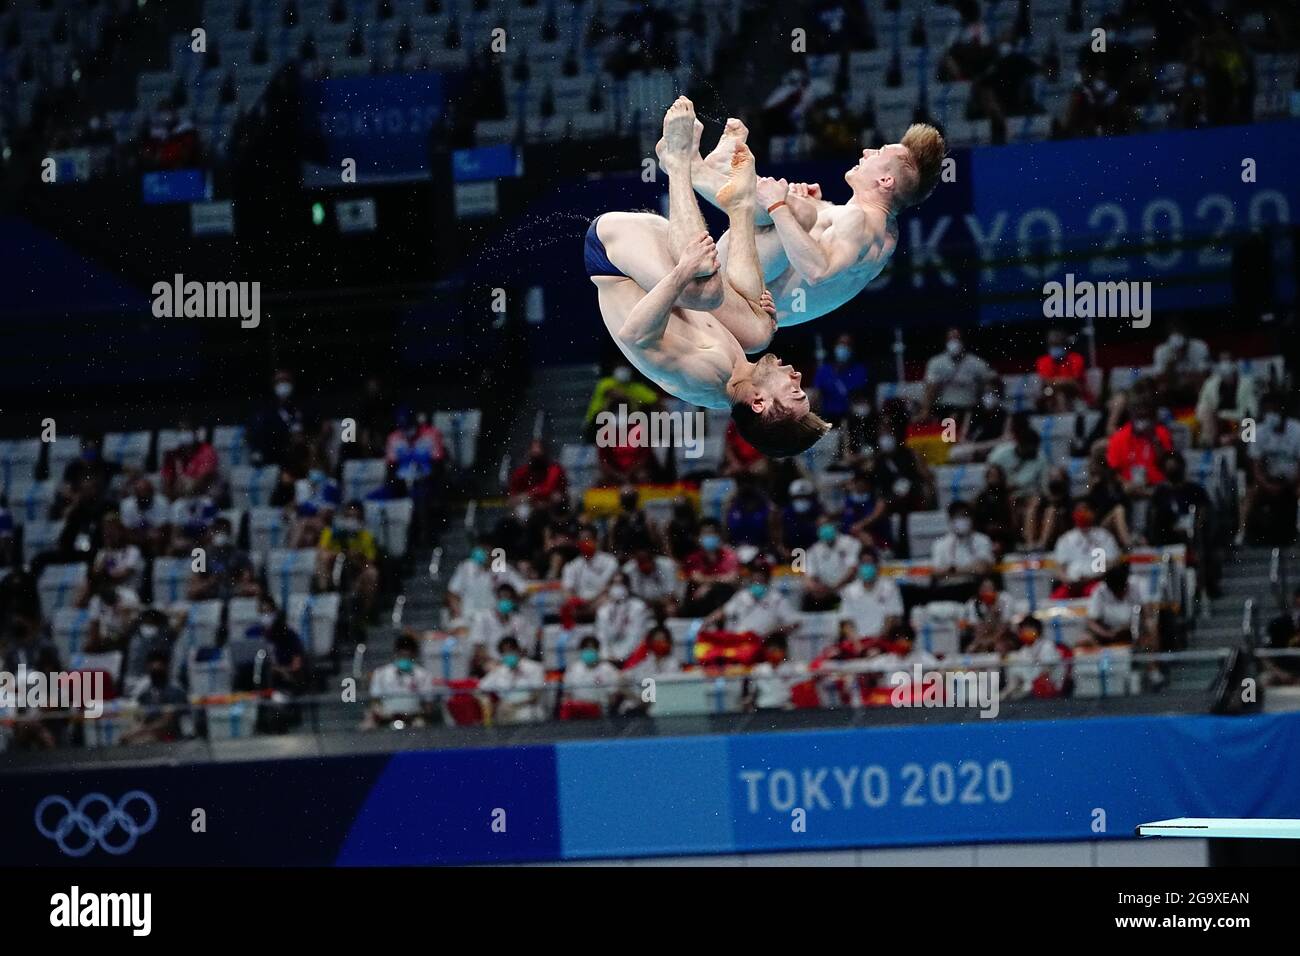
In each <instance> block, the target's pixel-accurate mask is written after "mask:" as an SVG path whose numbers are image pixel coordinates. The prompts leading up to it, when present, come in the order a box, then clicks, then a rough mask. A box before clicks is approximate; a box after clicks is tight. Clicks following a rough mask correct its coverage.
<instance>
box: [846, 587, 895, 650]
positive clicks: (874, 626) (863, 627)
mask: <svg viewBox="0 0 1300 956" xmlns="http://www.w3.org/2000/svg"><path fill="white" fill-rule="evenodd" d="M902 616H903V596H902V594H901V593H899V590H898V585H897V584H895V583H894V582H893V580H892V579H890V578H880V577H878V578H876V582H875V584H874V585H873V586H871V587H867V585H866V582H864V581H862V580H857V581H851V582H850V583H848V584H846V585H844V587H842V588H840V617H842V618H844V617H847V618H848V619H849V620H851V621H852V622H853V630H854V631H855V632H856V633H857V634H858V635H859V636H861V637H879V636H880V635H881V634H883V633H884V631H885V620H886V619H887V618H891V617H902Z"/></svg>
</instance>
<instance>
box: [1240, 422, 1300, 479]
mask: <svg viewBox="0 0 1300 956" xmlns="http://www.w3.org/2000/svg"><path fill="white" fill-rule="evenodd" d="M1247 448H1248V449H1249V452H1250V457H1251V458H1253V459H1254V460H1255V461H1261V460H1262V461H1263V462H1264V470H1265V471H1267V472H1268V474H1269V477H1271V478H1281V479H1284V480H1286V481H1294V480H1295V478H1296V474H1297V466H1298V465H1300V421H1296V420H1295V419H1294V418H1287V419H1284V421H1283V426H1282V430H1281V431H1280V432H1278V431H1275V430H1274V429H1272V428H1267V427H1265V425H1264V423H1263V422H1262V421H1260V422H1258V423H1257V425H1256V428H1255V440H1254V441H1253V442H1247Z"/></svg>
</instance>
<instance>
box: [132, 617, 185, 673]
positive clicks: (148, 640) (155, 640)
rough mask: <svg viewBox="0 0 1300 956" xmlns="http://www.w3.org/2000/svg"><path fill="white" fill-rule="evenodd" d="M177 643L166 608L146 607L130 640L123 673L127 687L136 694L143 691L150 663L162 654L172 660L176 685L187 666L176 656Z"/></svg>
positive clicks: (170, 671) (137, 620)
mask: <svg viewBox="0 0 1300 956" xmlns="http://www.w3.org/2000/svg"><path fill="white" fill-rule="evenodd" d="M176 640H177V634H176V628H174V627H173V626H172V623H171V621H170V620H169V619H168V617H167V615H166V614H165V613H163V611H162V609H161V608H158V607H149V608H145V610H144V611H143V613H141V615H140V616H139V617H138V618H137V619H136V622H135V626H134V627H133V628H132V629H131V632H130V633H129V634H128V635H127V637H126V658H125V660H126V664H125V666H124V667H123V668H122V674H123V676H124V678H125V685H126V686H127V687H128V688H131V690H132V692H135V691H136V690H138V689H141V688H142V686H143V684H142V683H141V682H142V681H143V682H145V683H147V681H148V677H149V660H150V658H151V657H153V656H154V655H155V654H159V653H161V654H162V655H163V656H164V657H166V658H168V659H169V660H170V662H171V663H170V665H169V673H170V675H171V677H170V679H171V680H172V682H173V683H175V682H176V673H177V671H178V670H179V669H180V665H181V664H182V663H184V661H183V660H180V659H178V658H177V657H176V656H175V655H174V652H173V649H174V648H175V646H176Z"/></svg>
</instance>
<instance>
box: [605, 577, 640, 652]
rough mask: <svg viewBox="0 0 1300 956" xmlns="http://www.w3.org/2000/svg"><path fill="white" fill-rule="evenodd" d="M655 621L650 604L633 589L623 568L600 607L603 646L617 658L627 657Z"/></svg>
mask: <svg viewBox="0 0 1300 956" xmlns="http://www.w3.org/2000/svg"><path fill="white" fill-rule="evenodd" d="M652 623H653V616H652V615H651V613H650V606H649V605H648V604H646V603H645V601H643V600H641V599H640V598H639V597H637V596H636V595H634V594H633V593H632V592H631V590H630V588H629V581H628V576H627V574H625V573H624V572H623V571H621V570H620V571H619V572H618V573H616V574H615V575H614V581H613V583H612V584H611V585H610V586H609V593H608V596H607V598H606V600H605V602H604V603H602V604H601V605H600V607H599V608H598V609H597V610H596V637H597V639H598V640H599V644H598V647H599V649H600V650H601V651H602V652H603V653H604V654H605V656H607V657H610V658H612V659H613V660H616V661H621V660H624V659H626V658H627V657H628V656H630V655H631V653H632V652H633V651H634V650H636V647H637V645H638V644H639V643H640V642H641V639H642V636H643V635H644V634H645V633H646V631H647V630H649V629H650V625H651V624H652Z"/></svg>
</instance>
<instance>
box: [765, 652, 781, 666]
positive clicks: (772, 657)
mask: <svg viewBox="0 0 1300 956" xmlns="http://www.w3.org/2000/svg"><path fill="white" fill-rule="evenodd" d="M783 660H785V655H784V654H782V653H781V652H780V651H768V652H767V662H768V663H769V664H771V665H772V666H773V667H775V666H776V665H777V664H780V663H781V662H782V661H783Z"/></svg>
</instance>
